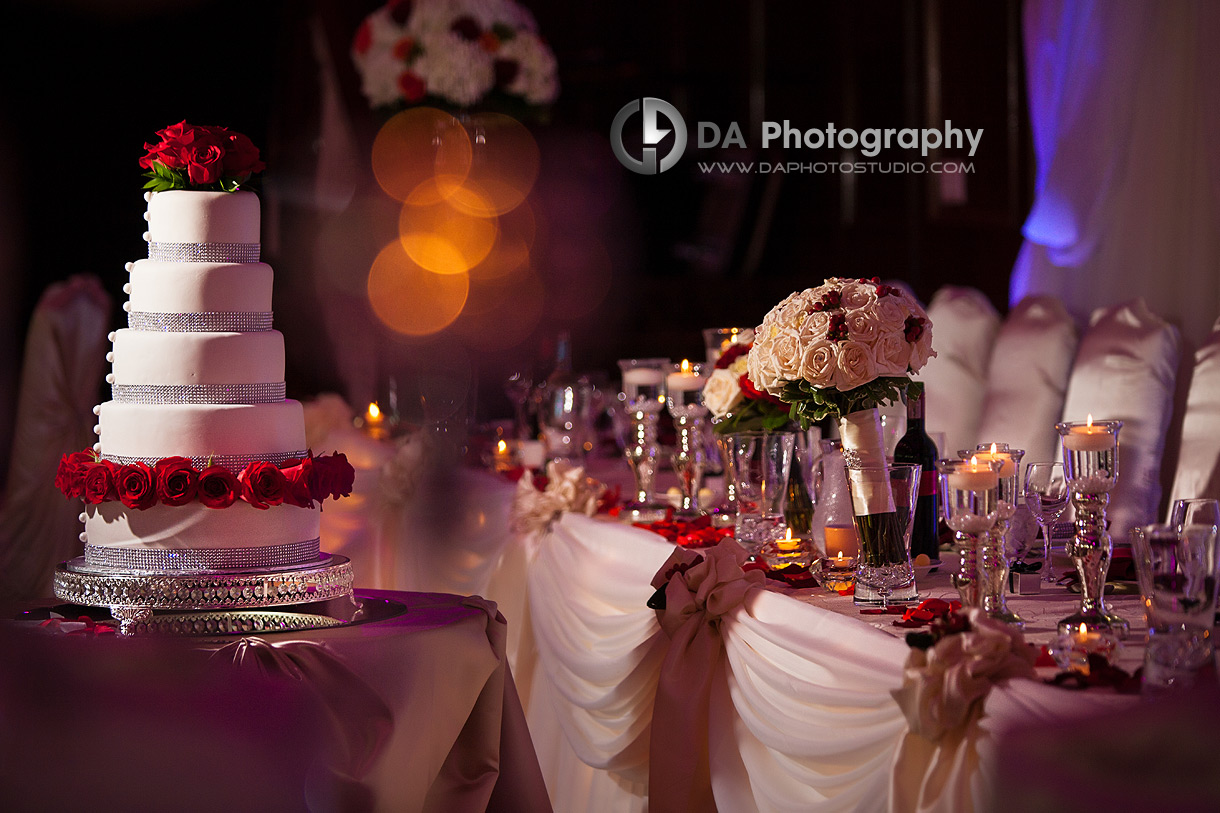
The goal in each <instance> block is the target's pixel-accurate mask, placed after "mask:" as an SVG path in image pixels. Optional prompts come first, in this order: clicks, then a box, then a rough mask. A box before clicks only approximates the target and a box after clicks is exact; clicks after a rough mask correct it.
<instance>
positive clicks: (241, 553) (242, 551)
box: [85, 539, 320, 573]
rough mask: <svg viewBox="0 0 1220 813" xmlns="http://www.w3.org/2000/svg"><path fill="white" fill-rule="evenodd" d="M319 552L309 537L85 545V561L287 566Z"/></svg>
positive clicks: (208, 567) (159, 566)
mask: <svg viewBox="0 0 1220 813" xmlns="http://www.w3.org/2000/svg"><path fill="white" fill-rule="evenodd" d="M319 555H320V541H319V540H318V539H310V540H308V541H305V542H293V543H290V544H287V545H263V546H261V547H257V548H229V549H225V548H209V549H206V550H191V549H178V550H173V549H167V548H163V549H152V548H117V547H102V546H100V545H85V564H87V565H90V566H92V567H113V568H117V569H119V570H128V571H147V572H152V573H184V572H191V571H214V570H245V569H259V568H269V567H287V566H289V565H299V564H304V563H305V562H312V561H314V560H316V559H317V558H318V556H319Z"/></svg>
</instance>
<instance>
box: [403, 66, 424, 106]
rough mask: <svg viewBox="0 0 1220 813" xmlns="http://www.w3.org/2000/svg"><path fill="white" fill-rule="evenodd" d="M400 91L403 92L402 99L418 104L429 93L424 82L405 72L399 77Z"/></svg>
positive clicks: (409, 72) (413, 74) (416, 76)
mask: <svg viewBox="0 0 1220 813" xmlns="http://www.w3.org/2000/svg"><path fill="white" fill-rule="evenodd" d="M398 90H399V91H401V92H402V97H403V98H404V99H406V100H407V101H408V102H418V101H419V100H420V99H422V98H424V94H425V93H426V92H427V90H428V88H427V85H425V84H424V80H423V79H420V78H419V76H418V75H417V74H415V73H412V72H411V71H403V72H402V73H400V74H399V75H398Z"/></svg>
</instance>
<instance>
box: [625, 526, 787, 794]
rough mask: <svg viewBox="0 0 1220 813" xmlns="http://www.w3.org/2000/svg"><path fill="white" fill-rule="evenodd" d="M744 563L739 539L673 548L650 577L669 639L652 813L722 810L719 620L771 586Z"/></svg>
mask: <svg viewBox="0 0 1220 813" xmlns="http://www.w3.org/2000/svg"><path fill="white" fill-rule="evenodd" d="M746 558H747V557H746V553H745V551H744V550H743V549H742V548H741V546H740V545H738V544H737V542H736V541H734V540H733V539H725V540H724V541H722V542H721V543H720V544H719V545H716V546H715V547H713V548H707V549H704V550H703V551H702V552H700V553H696V552H694V551H691V550H687V549H685V548H675V549H674V552H673V553H672V554H670V557H669V558H668V559H667V560H666V561H665V564H664V565H663V566H662V567H661V569H660V570H659V571H657V574H656V576H654V577H653V579H652V586H653V587H655V588H657V589H658V590H664V595H665V606H664V608H663V609H660V610H657V620H658V621H659V622H660V625H661V629H662V630H664V631H665V634H666V635H668V636H669V639H670V643H669V649H668V650H667V651H666V653H665V661H664V662H663V663H662V664H661V674H660V678H659V679H658V682H657V696H656V700H655V702H654V704H653V710H652V733H651V741H650V743H649V757H648V760H649V766H648V803H649V809H650V810H652V811H653V813H671V811H691V813H696V812H698V813H702V812H703V811H709V810H715V809H716V805H715V801H714V800H713V798H712V780H711V769H710V767H709V762H708V706H709V703H710V701H711V690H712V681H713V680H714V679H715V677H716V675H717V674H718V673H719V669H720V667H721V665H722V660H723V653H724V642H723V641H722V640H721V637H720V626H721V619H722V618H724V616H725V615H727V614H728V613H730V612H732V611H733V610H735V609H737V607H739V606H740V605H741V604H742V602H743V601H745V598H746V594H747V593H749V591H750V590H753V589H756V588H759V587H762V586H763V583H764V581H765V577H764V576H763V574H762V572H761V571H758V570H751V571H748V572H747V571H743V570H742V565H743V564H745V561H746Z"/></svg>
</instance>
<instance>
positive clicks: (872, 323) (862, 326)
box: [846, 307, 881, 344]
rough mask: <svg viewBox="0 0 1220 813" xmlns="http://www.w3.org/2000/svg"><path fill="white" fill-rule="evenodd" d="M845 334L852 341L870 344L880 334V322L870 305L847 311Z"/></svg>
mask: <svg viewBox="0 0 1220 813" xmlns="http://www.w3.org/2000/svg"><path fill="white" fill-rule="evenodd" d="M846 318H847V335H848V337H849V338H851V340H852V341H857V342H865V343H866V344H872V343H873V342H875V341H876V340H877V338H878V337H879V336H880V335H881V323H880V321H879V320H878V319H877V316H876V314H875V313H874V312H873V309H872V307H863V308H859V309H857V310H854V311H848V312H847V317H846Z"/></svg>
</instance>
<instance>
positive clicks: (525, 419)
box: [504, 368, 534, 440]
mask: <svg viewBox="0 0 1220 813" xmlns="http://www.w3.org/2000/svg"><path fill="white" fill-rule="evenodd" d="M533 391H534V374H533V372H532V371H531V370H530V369H528V368H522V369H516V370H513V371H512V372H511V373H509V374H508V378H506V379H505V380H504V394H505V395H507V396H508V400H510V401H512V402H513V409H514V410H515V419H514V422H513V423H514V425H513V433H514V435H515V436H516V438H517V440H526V439H528V438H529V437H530V434H531V433H530V423H529V411H528V407H527V404H529V401H530V395H531V394H532V393H533Z"/></svg>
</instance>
